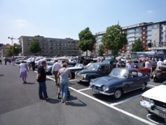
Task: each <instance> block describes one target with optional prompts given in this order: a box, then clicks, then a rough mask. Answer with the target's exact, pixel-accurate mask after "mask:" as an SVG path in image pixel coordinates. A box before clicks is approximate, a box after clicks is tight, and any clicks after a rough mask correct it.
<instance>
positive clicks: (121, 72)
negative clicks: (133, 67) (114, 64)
mask: <svg viewBox="0 0 166 125" xmlns="http://www.w3.org/2000/svg"><path fill="white" fill-rule="evenodd" d="M128 74H129V72H128V71H127V70H126V69H120V68H115V69H113V70H112V71H111V73H110V74H109V76H114V77H119V78H126V77H128Z"/></svg>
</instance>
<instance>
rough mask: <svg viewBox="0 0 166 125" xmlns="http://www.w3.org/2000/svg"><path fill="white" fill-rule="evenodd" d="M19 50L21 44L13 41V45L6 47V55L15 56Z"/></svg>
mask: <svg viewBox="0 0 166 125" xmlns="http://www.w3.org/2000/svg"><path fill="white" fill-rule="evenodd" d="M20 52H21V45H19V44H16V43H14V45H13V46H10V48H9V49H8V56H16V55H18V54H19V53H20Z"/></svg>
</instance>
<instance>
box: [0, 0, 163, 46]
mask: <svg viewBox="0 0 166 125" xmlns="http://www.w3.org/2000/svg"><path fill="white" fill-rule="evenodd" d="M165 5H166V0H0V43H4V44H6V43H11V40H10V39H8V36H9V37H12V36H13V37H14V38H18V37H20V36H22V35H25V36H35V35H41V36H44V37H52V38H67V37H70V38H74V39H78V33H79V32H80V31H81V30H83V29H85V28H86V27H89V28H90V30H91V31H92V33H93V34H95V33H97V32H99V31H105V30H106V28H107V27H108V26H111V25H114V24H117V23H118V21H119V24H120V25H121V26H122V27H123V26H128V25H132V24H136V23H140V22H159V21H164V20H166V13H165V12H166V7H165ZM14 42H17V40H15V41H14Z"/></svg>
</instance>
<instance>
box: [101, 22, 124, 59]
mask: <svg viewBox="0 0 166 125" xmlns="http://www.w3.org/2000/svg"><path fill="white" fill-rule="evenodd" d="M126 35H127V34H126V33H125V32H122V27H121V26H120V25H119V24H117V25H113V26H110V27H108V28H107V30H106V33H105V34H104V35H103V37H102V42H103V45H104V47H105V48H107V49H108V50H110V51H111V53H112V55H113V56H114V58H115V57H116V56H117V55H118V52H119V50H120V49H122V48H123V46H124V45H126V44H127V38H126Z"/></svg>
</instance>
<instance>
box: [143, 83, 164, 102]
mask: <svg viewBox="0 0 166 125" xmlns="http://www.w3.org/2000/svg"><path fill="white" fill-rule="evenodd" d="M165 95H166V85H159V86H157V87H154V88H152V89H150V90H148V91H146V92H144V93H143V94H142V96H144V97H147V98H150V99H154V100H157V101H161V102H164V103H166V98H165Z"/></svg>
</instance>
